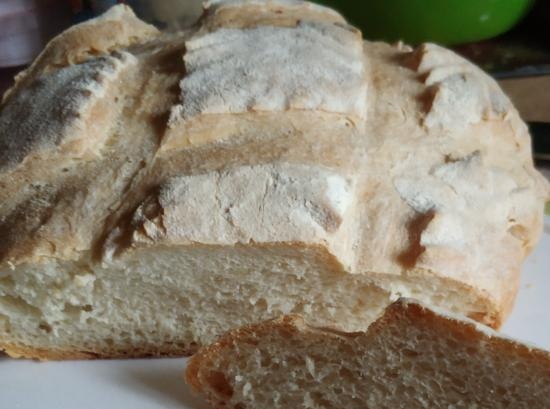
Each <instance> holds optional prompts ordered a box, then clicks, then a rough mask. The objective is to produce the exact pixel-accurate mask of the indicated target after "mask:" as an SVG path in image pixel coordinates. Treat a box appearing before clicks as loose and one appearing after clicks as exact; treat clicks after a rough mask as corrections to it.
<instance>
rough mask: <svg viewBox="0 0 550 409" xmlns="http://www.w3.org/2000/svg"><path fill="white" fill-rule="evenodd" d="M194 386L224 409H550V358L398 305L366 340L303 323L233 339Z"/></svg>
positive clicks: (256, 329) (275, 325)
mask: <svg viewBox="0 0 550 409" xmlns="http://www.w3.org/2000/svg"><path fill="white" fill-rule="evenodd" d="M187 379H188V382H190V383H191V384H192V385H193V386H194V387H195V388H197V389H199V390H201V391H202V392H203V393H204V394H205V395H206V397H207V398H208V399H209V400H210V401H211V402H212V403H213V404H214V405H215V406H217V407H231V408H245V409H246V408H258V409H267V408H274V409H276V408H281V409H282V408H291V407H292V408H293V407H306V408H324V409H333V408H334V409H335V408H342V407H345V408H357V409H359V408H373V409H378V408H379V409H386V408H387V409H390V408H392V409H393V408H403V409H409V408H410V409H413V408H479V409H481V408H499V409H500V408H510V409H511V408H533V407H536V408H546V407H548V405H549V403H550V400H549V398H548V396H549V393H550V389H549V381H550V354H549V353H548V352H545V351H541V350H536V349H530V348H529V347H527V346H525V345H521V344H517V343H515V342H513V341H510V340H507V339H504V338H499V337H498V336H497V335H496V334H495V333H492V332H490V331H489V332H488V330H483V331H480V330H477V329H476V326H475V325H473V324H472V323H471V322H466V321H462V320H460V319H456V318H451V317H446V316H442V315H439V314H437V313H435V312H433V311H430V310H427V309H425V308H424V307H421V306H419V305H418V304H414V303H412V304H411V303H409V302H403V301H398V302H397V303H396V304H393V305H392V306H390V307H389V308H388V310H386V312H385V314H384V316H383V317H382V318H380V319H379V320H378V321H377V322H375V323H374V324H373V325H372V327H371V328H369V330H368V332H366V333H355V334H345V333H337V332H334V331H327V330H323V329H316V328H312V327H310V326H308V325H307V324H305V323H304V321H303V320H302V319H301V318H283V319H280V320H277V321H275V322H273V321H272V322H269V323H264V324H260V325H257V326H253V327H248V328H244V329H242V330H239V331H235V332H233V333H232V334H230V335H227V336H225V337H224V338H222V340H220V342H219V343H217V344H214V345H212V346H210V347H208V348H205V349H203V350H201V351H199V353H198V354H197V355H196V356H195V357H194V358H193V359H192V361H191V362H190V363H189V366H188V369H187Z"/></svg>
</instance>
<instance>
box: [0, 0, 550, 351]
mask: <svg viewBox="0 0 550 409" xmlns="http://www.w3.org/2000/svg"><path fill="white" fill-rule="evenodd" d="M547 197H548V185H547V183H546V182H545V181H544V179H543V178H542V177H541V176H540V175H539V174H538V173H537V172H536V171H535V169H534V168H533V164H532V159H531V151H530V141H529V135H528V132H527V128H526V126H525V125H524V123H523V122H522V121H521V119H520V118H519V117H518V114H517V112H516V110H515V109H514V108H513V107H512V106H511V104H510V102H509V100H508V99H507V98H506V96H505V95H504V94H503V93H502V92H501V91H500V89H499V88H498V86H497V85H496V84H495V82H494V81H493V80H491V79H490V78H489V77H488V76H486V75H485V74H484V73H483V72H481V71H480V70H479V69H478V68H476V67H475V66H473V65H472V64H470V63H468V62H467V61H465V60H463V59H462V58H460V57H458V56H456V55H455V54H453V53H452V52H450V51H448V50H445V49H443V48H441V47H438V46H436V45H431V44H426V45H422V46H420V47H418V48H416V49H414V50H413V49H410V48H409V47H406V46H403V45H395V46H392V45H388V44H383V43H371V42H364V41H363V40H362V38H361V33H360V32H359V31H358V30H356V29H354V28H352V27H350V26H348V25H347V24H346V22H345V20H344V19H343V18H342V17H341V16H340V15H338V14H337V13H336V12H334V11H332V10H330V9H327V8H325V7H321V6H317V5H313V4H310V3H306V2H299V1H288V0H280V1H268V2H264V1H216V2H210V3H208V4H207V5H206V9H205V13H204V16H203V17H202V18H201V21H200V23H199V24H198V25H197V26H196V27H195V28H193V29H192V30H189V31H186V32H181V33H176V34H161V33H159V32H158V31H157V30H156V29H154V28H153V27H151V26H148V25H146V24H145V23H143V22H141V21H139V20H138V19H137V18H136V17H135V16H134V15H133V14H132V12H131V10H130V9H128V8H127V7H125V6H117V7H115V8H113V9H111V10H110V11H109V12H108V13H107V14H106V15H105V16H103V17H101V18H99V19H96V20H92V21H90V22H86V23H84V24H81V25H79V26H76V27H73V28H71V29H70V30H68V31H66V32H65V33H63V34H61V35H60V36H59V37H57V38H56V39H54V40H53V41H52V42H51V43H50V44H49V45H48V46H47V47H46V50H45V51H44V52H43V53H42V54H41V56H39V57H38V59H37V60H36V62H35V63H34V64H33V65H32V66H31V67H30V68H29V69H28V70H26V71H25V72H23V73H22V74H21V75H19V76H18V79H17V83H16V85H15V86H14V87H13V88H12V89H11V90H10V91H8V92H7V94H6V95H5V97H4V100H3V103H2V105H1V106H0V348H2V349H5V350H6V351H7V352H8V353H9V354H11V355H12V356H30V357H39V358H43V359H46V358H51V359H53V358H71V357H75V358H76V357H115V356H143V355H180V354H184V353H189V352H192V351H193V350H195V349H196V348H197V346H198V345H201V344H204V343H209V342H211V341H213V340H214V339H215V338H216V337H217V336H218V335H219V334H221V333H223V332H225V331H226V330H228V329H230V328H233V327H237V326H241V325H244V324H247V323H250V322H255V321H259V320H264V319H269V318H273V317H276V316H279V315H281V314H289V313H300V314H303V315H304V316H305V317H306V318H307V319H308V320H309V321H310V322H312V323H313V324H316V325H333V326H336V327H338V328H340V329H341V330H346V331H354V330H360V329H364V328H366V327H367V326H368V324H369V323H370V322H372V320H373V319H375V318H376V317H377V316H378V315H379V314H380V313H381V312H382V311H383V309H384V308H385V306H386V305H387V304H388V303H389V302H390V301H391V300H394V299H395V298H396V297H399V296H414V297H415V298H418V299H420V300H422V301H423V302H426V303H428V304H433V305H437V306H441V307H443V308H446V309H448V310H450V311H454V312H461V313H463V314H465V315H467V316H470V317H472V318H474V319H476V320H479V321H481V322H484V323H487V324H488V325H491V326H494V327H497V326H498V325H500V323H501V322H502V320H503V319H504V318H505V317H506V315H507V313H508V312H509V310H510V308H511V306H512V304H513V300H514V296H515V293H516V290H517V285H518V278H519V271H520V267H521V262H522V260H523V259H524V257H525V256H526V254H527V253H528V251H529V249H531V248H532V247H533V246H534V245H535V243H536V240H537V238H538V236H539V234H540V231H541V226H542V223H541V220H542V217H543V216H542V207H543V203H544V200H545V199H546V198H547Z"/></svg>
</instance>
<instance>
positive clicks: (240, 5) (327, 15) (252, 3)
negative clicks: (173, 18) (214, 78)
mask: <svg viewBox="0 0 550 409" xmlns="http://www.w3.org/2000/svg"><path fill="white" fill-rule="evenodd" d="M204 8H205V15H204V17H203V19H202V21H201V22H202V25H203V27H204V28H205V29H206V30H209V31H213V30H215V29H217V28H220V27H225V28H250V27H257V26H260V25H273V26H277V27H293V26H296V25H297V24H298V23H299V22H300V21H322V22H326V23H338V24H344V25H345V24H347V23H346V20H345V19H344V18H343V17H342V16H341V15H340V14H338V13H337V12H336V11H334V10H332V9H330V8H328V7H323V6H320V5H318V4H313V3H309V2H304V1H295V0H268V1H263V0H249V1H241V0H237V1H233V0H215V1H206V2H205V3H204Z"/></svg>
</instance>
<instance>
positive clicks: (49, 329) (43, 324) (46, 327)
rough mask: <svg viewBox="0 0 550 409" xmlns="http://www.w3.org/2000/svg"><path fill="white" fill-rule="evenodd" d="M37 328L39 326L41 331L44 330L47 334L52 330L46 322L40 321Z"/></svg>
mask: <svg viewBox="0 0 550 409" xmlns="http://www.w3.org/2000/svg"><path fill="white" fill-rule="evenodd" d="M38 328H40V329H41V330H42V331H46V332H47V333H48V334H49V333H50V332H52V326H51V325H50V324H48V323H46V322H41V323H40V324H39V325H38Z"/></svg>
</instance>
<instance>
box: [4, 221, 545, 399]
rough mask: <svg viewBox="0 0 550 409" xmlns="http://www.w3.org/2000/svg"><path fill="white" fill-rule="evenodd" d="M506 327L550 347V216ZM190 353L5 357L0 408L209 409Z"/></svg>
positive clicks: (503, 329) (504, 328)
mask: <svg viewBox="0 0 550 409" xmlns="http://www.w3.org/2000/svg"><path fill="white" fill-rule="evenodd" d="M502 332H503V333H505V334H507V335H511V336H513V337H515V338H518V339H521V340H525V341H529V342H531V343H533V344H535V345H538V346H540V347H544V348H547V349H550V217H548V216H547V217H546V220H545V234H544V235H543V238H542V240H541V242H540V243H539V245H538V246H537V248H536V249H535V250H534V252H533V253H532V254H531V256H530V257H529V259H528V260H527V262H526V264H525V268H524V273H523V276H522V283H521V289H520V292H519V296H518V299H517V302H516V306H515V309H514V311H513V313H512V315H511V317H510V318H509V320H508V321H507V322H506V324H505V325H504V327H503V328H502ZM184 368H185V359H139V360H125V361H75V362H46V363H37V362H33V361H25V360H12V359H9V358H5V357H2V358H0V409H99V408H101V409H110V408H116V409H125V408H131V409H160V408H162V409H172V408H177V409H186V408H188V409H191V408H193V409H194V408H196V409H204V408H207V406H206V405H205V404H204V403H203V402H201V401H200V400H198V399H197V398H195V397H194V396H193V395H192V394H191V392H190V391H189V389H188V388H187V386H186V385H185V383H184V382H183V371H184Z"/></svg>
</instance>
